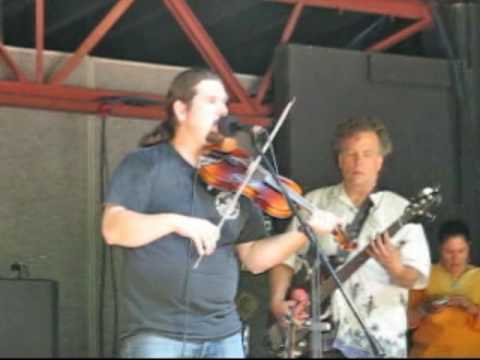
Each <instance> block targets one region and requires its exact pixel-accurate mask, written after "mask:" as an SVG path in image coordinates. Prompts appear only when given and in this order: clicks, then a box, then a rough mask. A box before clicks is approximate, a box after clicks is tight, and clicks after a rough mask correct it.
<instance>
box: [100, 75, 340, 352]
mask: <svg viewBox="0 0 480 360" xmlns="http://www.w3.org/2000/svg"><path fill="white" fill-rule="evenodd" d="M227 100H228V96H227V93H226V91H225V88H224V85H223V83H222V81H221V80H220V78H219V77H218V76H217V75H215V74H214V73H212V72H210V71H207V70H187V71H184V72H182V73H180V74H179V75H178V76H177V77H176V78H175V79H174V80H173V82H172V84H171V87H170V89H169V92H168V94H167V104H166V107H167V115H168V118H167V119H166V121H165V122H163V123H162V124H161V125H160V126H159V127H157V128H155V129H154V130H153V131H152V132H151V133H150V134H147V136H146V137H144V138H143V140H142V142H141V145H142V146H143V147H142V148H141V149H137V150H134V151H132V152H130V153H129V154H127V156H126V157H125V158H124V159H123V161H122V162H121V163H120V165H119V166H118V167H117V168H116V170H115V172H114V174H113V177H112V179H111V185H110V189H109V193H108V196H107V198H106V203H105V209H104V215H103V223H102V232H103V235H104V238H105V241H106V243H107V244H109V245H116V246H120V247H122V248H123V249H124V255H125V256H124V269H123V270H124V272H123V273H124V279H123V282H124V284H123V286H122V296H121V299H122V304H121V305H122V310H123V311H124V312H125V314H126V324H125V326H124V327H123V328H122V329H121V332H120V337H121V351H120V356H122V357H208V358H212V357H243V356H244V353H243V348H242V342H241V334H240V330H241V322H240V319H239V315H238V313H237V310H236V307H235V302H234V299H235V295H236V292H237V285H238V278H239V261H238V260H240V262H241V263H242V264H243V266H244V267H245V268H246V269H248V270H249V271H251V272H253V273H261V272H264V271H266V270H267V269H269V268H271V267H272V266H274V265H276V264H279V263H281V262H282V261H284V260H285V259H286V258H287V257H288V256H289V255H291V254H293V253H294V252H295V251H297V250H298V249H300V248H301V247H302V246H304V245H305V244H306V241H307V240H306V237H305V235H304V234H303V233H301V232H299V231H291V232H289V233H286V234H281V235H276V236H274V237H269V238H265V231H264V226H263V224H264V223H263V217H262V214H261V211H260V210H259V208H257V206H256V205H254V204H253V202H252V201H251V200H249V199H247V198H246V197H241V198H240V201H239V203H238V204H236V206H235V207H233V205H232V208H233V211H231V212H229V213H228V214H226V213H225V211H226V210H225V209H227V208H229V207H226V206H225V203H226V202H228V201H230V200H231V198H232V197H233V194H231V193H229V192H221V191H212V190H210V189H208V187H207V186H205V184H204V183H203V182H202V180H201V179H200V178H199V176H198V168H199V160H200V159H201V155H202V152H203V150H204V148H205V146H207V145H209V144H212V143H217V142H220V141H222V140H223V137H222V135H221V134H219V132H218V128H217V122H218V120H219V119H220V118H221V117H222V116H225V115H226V114H227V113H228V108H227ZM222 216H226V218H227V221H225V222H224V226H223V227H222V228H221V229H220V228H219V226H218V225H217V224H218V223H219V220H220V219H221V217H222ZM338 221H339V220H338V218H337V217H336V216H335V215H333V214H330V213H328V212H322V211H319V212H318V213H316V214H314V216H312V217H311V218H310V220H309V223H310V225H311V226H312V227H313V228H314V229H315V230H316V232H318V233H320V234H323V233H325V232H329V231H332V229H333V228H334V227H335V226H337V224H338ZM199 259H200V260H201V261H199ZM196 263H198V266H195V264H196Z"/></svg>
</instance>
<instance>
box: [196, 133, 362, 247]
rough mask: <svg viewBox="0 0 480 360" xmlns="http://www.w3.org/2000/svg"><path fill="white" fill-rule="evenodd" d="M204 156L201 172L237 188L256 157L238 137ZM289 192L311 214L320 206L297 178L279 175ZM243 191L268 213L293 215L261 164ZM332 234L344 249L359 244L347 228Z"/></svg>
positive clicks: (215, 183) (209, 180) (214, 182)
mask: <svg viewBox="0 0 480 360" xmlns="http://www.w3.org/2000/svg"><path fill="white" fill-rule="evenodd" d="M204 150H205V151H204V154H203V155H202V157H201V161H200V168H199V176H200V177H201V178H202V179H203V181H204V182H205V183H206V184H208V185H210V186H211V187H213V188H216V189H219V190H224V191H237V189H238V188H239V187H240V185H241V184H242V182H243V180H244V179H245V177H246V176H245V174H246V172H247V169H248V167H249V166H250V164H251V163H252V161H253V159H252V157H251V156H250V154H249V152H248V151H247V150H245V149H242V148H240V147H238V146H237V143H236V141H235V139H233V138H228V137H226V138H225V140H224V141H223V143H220V144H215V145H208V146H207V147H206V148H205V149H204ZM278 179H279V181H280V183H281V184H282V185H283V188H284V189H285V192H286V193H287V195H288V196H289V197H290V199H291V200H292V201H293V202H294V203H295V205H297V206H300V207H302V208H303V209H305V210H307V211H308V212H309V213H310V214H313V212H314V211H315V210H316V207H315V206H314V205H312V204H311V203H309V202H308V201H307V200H306V199H305V198H304V197H303V196H302V193H303V190H302V188H301V187H300V185H298V184H297V183H296V182H294V181H293V180H291V179H288V178H286V177H284V176H281V175H278ZM242 194H243V195H245V196H246V197H248V198H250V199H251V200H253V201H254V202H255V203H257V204H258V205H259V206H260V208H261V209H262V210H263V211H264V212H265V213H267V214H268V215H270V216H272V217H275V218H278V219H286V218H289V217H290V216H292V210H291V209H290V206H289V204H288V201H287V199H286V198H285V196H284V195H283V193H282V189H281V188H280V187H279V185H278V184H277V182H276V181H275V179H274V178H273V176H272V175H271V174H270V172H269V171H267V170H266V169H265V168H263V167H262V166H261V165H260V166H258V167H257V169H256V171H255V173H254V174H253V176H252V178H251V179H250V181H249V182H248V184H247V185H246V186H245V188H244V190H243V192H242ZM332 234H333V235H334V236H335V239H336V240H337V242H338V243H339V244H340V246H341V247H342V249H344V250H353V249H355V248H356V242H353V241H350V239H348V237H347V235H346V234H345V232H344V231H343V230H342V229H340V228H338V229H335V230H334V231H333V232H332Z"/></svg>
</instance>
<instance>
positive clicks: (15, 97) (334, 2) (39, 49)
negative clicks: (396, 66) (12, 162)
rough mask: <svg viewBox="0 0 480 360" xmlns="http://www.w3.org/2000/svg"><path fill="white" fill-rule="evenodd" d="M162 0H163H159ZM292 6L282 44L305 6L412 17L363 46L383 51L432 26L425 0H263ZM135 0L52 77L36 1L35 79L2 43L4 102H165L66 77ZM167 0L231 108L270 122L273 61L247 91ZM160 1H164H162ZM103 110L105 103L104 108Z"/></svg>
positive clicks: (55, 105)
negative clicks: (252, 89) (46, 68)
mask: <svg viewBox="0 0 480 360" xmlns="http://www.w3.org/2000/svg"><path fill="white" fill-rule="evenodd" d="M161 1H162V0H160V2H161ZM264 1H270V2H276V3H283V4H288V5H291V7H292V10H291V13H290V17H289V19H288V21H287V23H286V25H285V28H284V30H283V33H282V36H281V38H280V42H279V43H280V44H286V43H288V42H289V40H290V39H291V37H292V34H293V32H294V31H295V28H296V26H297V24H298V21H299V19H300V15H301V14H302V11H303V9H304V8H305V7H324V8H331V9H337V10H339V11H353V12H363V13H371V14H378V15H387V16H392V17H398V18H403V19H408V20H412V21H413V23H412V24H411V25H409V26H407V27H406V28H404V29H402V30H400V31H398V32H397V33H395V34H393V35H390V36H389V37H387V38H385V39H383V40H382V41H380V42H378V43H376V44H374V45H372V46H370V47H369V48H367V49H365V50H370V51H382V50H385V49H388V48H390V47H392V46H394V45H396V44H398V43H399V42H401V41H403V40H404V39H406V38H408V37H410V36H412V35H414V34H416V33H418V32H420V31H422V30H424V29H426V28H428V27H430V26H431V25H432V16H431V11H430V9H429V7H428V6H427V5H426V4H425V3H424V2H423V1H421V0H264ZM134 2H135V0H117V2H116V3H115V5H113V6H112V8H111V9H110V11H109V12H108V13H107V14H106V15H105V17H104V18H103V19H102V20H101V21H100V23H99V24H98V25H97V26H96V27H95V28H94V29H93V31H92V32H91V33H90V34H89V35H88V36H87V37H86V38H85V39H84V40H83V42H82V43H81V44H80V46H79V47H78V48H77V49H76V51H75V52H74V53H73V54H72V55H71V56H69V57H68V58H67V60H66V61H65V62H64V63H63V64H60V65H59V67H58V68H57V69H55V71H54V72H53V73H52V75H51V76H50V77H49V78H45V74H44V65H43V64H44V38H45V23H44V19H45V0H35V19H36V20H35V44H36V62H35V74H34V76H33V78H31V77H30V76H29V75H28V74H27V73H26V72H25V71H24V70H23V69H21V68H20V67H19V65H18V64H16V63H15V61H14V60H13V58H12V57H11V56H10V55H9V52H8V49H7V48H6V47H5V45H4V44H3V43H0V59H1V60H3V62H4V63H5V65H6V66H7V67H8V68H9V69H10V70H11V71H12V73H13V74H14V75H15V80H13V81H7V80H0V104H1V105H6V106H19V107H26V108H40V109H47V110H57V111H70V112H80V113H97V112H99V111H102V106H104V105H105V104H102V99H105V98H109V97H124V96H129V97H135V96H141V97H142V98H147V99H150V100H153V101H155V102H157V103H159V104H162V103H163V97H162V96H161V95H159V94H153V93H149V94H145V93H138V92H125V91H117V90H114V89H94V88H87V87H77V86H68V85H64V84H63V83H64V82H65V80H66V79H68V78H69V76H70V75H71V74H72V72H73V71H74V70H75V69H76V68H77V67H78V66H79V65H80V63H81V62H82V60H83V59H84V57H85V56H86V55H88V54H89V53H90V52H91V51H92V50H93V49H94V48H95V46H96V45H97V44H98V43H99V42H100V41H101V40H102V38H103V37H104V36H105V34H106V33H107V32H108V31H109V30H110V29H111V28H112V27H113V25H114V24H115V23H116V22H117V21H118V20H119V19H120V18H121V17H122V15H124V14H125V12H127V11H128V9H129V8H130V7H131V6H132V4H134ZM163 4H164V5H165V6H166V8H167V9H168V11H170V13H171V14H172V15H173V17H174V18H175V19H176V21H177V23H178V24H179V26H180V27H181V28H182V29H183V31H184V32H185V34H186V35H187V37H188V38H189V39H190V41H191V42H192V44H193V45H194V46H195V47H196V49H197V50H198V51H199V53H200V54H201V56H202V57H203V59H204V60H205V61H206V63H207V64H208V65H209V66H210V67H211V68H212V69H213V70H215V71H216V72H217V73H218V74H219V75H220V76H221V78H222V79H223V81H224V83H225V86H226V87H227V90H228V92H229V94H230V96H231V99H232V100H231V102H230V103H229V108H230V111H231V112H232V113H233V114H235V115H237V116H239V117H240V118H241V119H242V121H244V122H245V123H250V124H259V125H263V126H268V125H270V124H271V115H272V108H271V106H270V105H269V104H264V100H265V96H266V94H267V92H268V90H269V88H270V86H271V82H272V66H271V65H270V66H269V67H268V69H267V70H266V72H265V74H264V75H263V77H262V80H261V82H260V84H259V87H258V90H257V93H256V94H255V96H251V95H249V94H248V92H247V90H246V89H245V88H244V87H243V86H242V85H241V83H240V82H239V80H238V79H237V78H236V77H235V75H234V71H233V69H232V68H231V67H230V65H229V64H228V62H227V60H226V59H225V57H224V56H223V55H222V53H221V51H220V50H219V49H218V47H217V46H216V45H215V43H214V42H213V40H212V38H211V37H210V36H209V34H208V32H207V31H206V30H205V28H204V26H203V25H202V23H201V22H200V21H199V19H198V18H197V17H196V16H195V14H194V13H193V11H192V9H191V8H190V6H189V5H188V3H187V1H186V0H163ZM159 6H160V4H159ZM103 110H105V107H103ZM108 111H109V113H110V114H112V115H115V116H119V117H133V118H141V119H156V120H158V119H163V118H164V115H165V109H164V107H163V106H162V105H153V106H148V107H138V106H130V105H125V104H110V105H108Z"/></svg>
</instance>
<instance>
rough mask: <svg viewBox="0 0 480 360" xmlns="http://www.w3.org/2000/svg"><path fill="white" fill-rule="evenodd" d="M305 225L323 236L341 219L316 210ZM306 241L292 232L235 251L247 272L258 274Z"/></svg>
mask: <svg viewBox="0 0 480 360" xmlns="http://www.w3.org/2000/svg"><path fill="white" fill-rule="evenodd" d="M307 223H308V225H310V226H311V227H312V229H313V230H314V231H315V232H316V233H317V234H318V235H325V234H328V233H330V232H332V231H333V229H335V228H336V227H337V226H338V225H339V224H340V223H341V219H339V218H338V217H337V216H335V215H334V214H332V213H330V212H327V211H323V210H316V211H315V212H314V213H313V214H312V216H310V218H309V219H308V221H307ZM307 241H308V238H307V236H306V235H305V234H304V233H303V232H300V231H297V230H293V231H289V232H286V233H284V234H280V235H275V236H271V237H268V238H265V239H262V240H256V241H249V242H245V243H243V244H239V245H237V251H238V254H239V258H240V260H241V261H242V263H243V265H244V266H245V267H246V268H247V270H249V271H250V272H252V273H254V274H259V273H262V272H264V271H266V270H269V269H271V268H272V267H273V266H275V265H277V264H280V263H282V262H283V261H284V260H285V259H287V257H288V256H290V255H292V254H293V253H296V252H297V251H298V250H300V249H302V248H303V247H304V246H305V245H306V244H307Z"/></svg>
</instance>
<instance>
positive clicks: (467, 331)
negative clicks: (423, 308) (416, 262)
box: [409, 264, 480, 358]
mask: <svg viewBox="0 0 480 360" xmlns="http://www.w3.org/2000/svg"><path fill="white" fill-rule="evenodd" d="M451 295H462V296H464V297H466V298H467V299H468V300H470V301H471V302H473V303H474V304H476V305H480V268H479V267H474V266H468V267H467V270H466V271H465V272H464V273H463V274H462V275H461V276H460V277H459V278H458V279H454V278H453V277H452V275H451V274H450V273H449V272H448V271H447V270H445V268H443V267H442V266H441V265H439V264H437V265H433V266H432V272H431V276H430V281H429V284H428V286H427V288H426V289H424V290H411V291H410V300H409V308H410V309H413V308H415V307H416V306H417V305H418V304H420V303H422V302H423V301H425V300H428V299H432V298H437V297H441V296H451ZM412 340H413V346H412V349H411V351H410V354H409V356H410V357H430V358H431V357H480V314H479V315H477V316H474V315H471V314H469V313H467V312H466V311H465V310H464V309H461V308H459V307H451V306H447V307H445V308H443V309H441V310H439V311H438V312H436V313H433V314H428V315H426V316H424V317H423V318H422V319H421V320H420V322H419V324H418V326H417V327H416V329H415V330H414V333H413V338H412Z"/></svg>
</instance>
